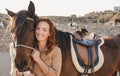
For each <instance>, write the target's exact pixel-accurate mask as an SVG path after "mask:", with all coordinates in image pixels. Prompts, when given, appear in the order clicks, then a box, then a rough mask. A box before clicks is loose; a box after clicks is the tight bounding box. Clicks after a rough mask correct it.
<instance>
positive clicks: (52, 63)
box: [34, 46, 62, 76]
mask: <svg viewBox="0 0 120 76" xmlns="http://www.w3.org/2000/svg"><path fill="white" fill-rule="evenodd" d="M40 57H41V59H42V61H43V62H44V63H45V64H46V65H47V66H48V67H50V69H49V72H48V74H47V76H53V73H54V76H59V75H60V72H61V66H62V54H61V50H60V48H59V47H57V46H55V47H54V48H53V50H52V51H51V52H50V53H49V54H46V53H45V52H43V53H40ZM34 73H35V75H36V76H46V75H45V74H44V73H43V72H42V70H41V68H40V66H39V65H38V64H35V68H34Z"/></svg>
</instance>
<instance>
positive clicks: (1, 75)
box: [0, 51, 10, 76]
mask: <svg viewBox="0 0 120 76" xmlns="http://www.w3.org/2000/svg"><path fill="white" fill-rule="evenodd" d="M0 76H10V54H9V52H8V51H2V52H0Z"/></svg>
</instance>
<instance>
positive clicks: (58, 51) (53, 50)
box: [51, 46, 61, 54]
mask: <svg viewBox="0 0 120 76" xmlns="http://www.w3.org/2000/svg"><path fill="white" fill-rule="evenodd" d="M60 52H61V49H60V48H59V47H58V46H54V47H53V49H52V51H51V54H57V53H60Z"/></svg>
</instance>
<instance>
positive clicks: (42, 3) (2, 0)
mask: <svg viewBox="0 0 120 76" xmlns="http://www.w3.org/2000/svg"><path fill="white" fill-rule="evenodd" d="M30 1H32V2H33V3H34V4H35V9H36V10H35V13H36V14H37V15H39V16H70V15H72V14H76V15H77V16H83V15H84V14H87V13H89V12H93V11H94V12H100V11H104V10H113V8H114V7H115V6H120V0H0V13H5V14H7V12H6V10H5V9H6V8H7V9H9V10H11V11H13V12H18V11H19V10H23V9H26V10H27V7H28V5H29V2H30Z"/></svg>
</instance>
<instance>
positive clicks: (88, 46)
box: [72, 33, 101, 68]
mask: <svg viewBox="0 0 120 76" xmlns="http://www.w3.org/2000/svg"><path fill="white" fill-rule="evenodd" d="M72 41H73V46H74V49H75V52H76V55H77V59H78V62H79V64H80V65H81V66H82V67H87V68H92V67H94V66H95V65H97V63H98V59H99V58H98V45H99V44H100V43H101V41H100V40H99V39H96V37H95V34H94V33H91V34H89V35H87V37H81V36H80V35H79V34H77V33H74V34H73V40H72Z"/></svg>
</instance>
